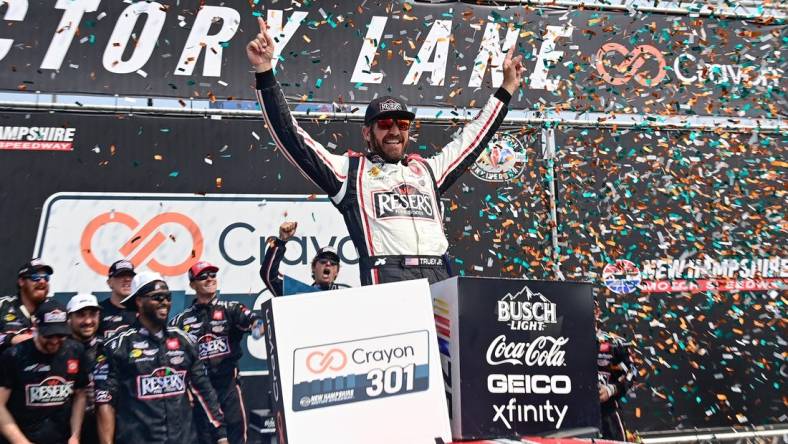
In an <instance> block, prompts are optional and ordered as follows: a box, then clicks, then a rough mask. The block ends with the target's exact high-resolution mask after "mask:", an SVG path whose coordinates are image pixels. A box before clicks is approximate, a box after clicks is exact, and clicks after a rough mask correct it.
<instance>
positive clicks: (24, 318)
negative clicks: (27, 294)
mask: <svg viewBox="0 0 788 444" xmlns="http://www.w3.org/2000/svg"><path fill="white" fill-rule="evenodd" d="M32 327H33V323H32V322H31V321H30V313H28V312H27V308H26V307H25V306H24V305H22V301H21V300H20V299H19V295H16V296H5V297H2V298H0V353H2V352H3V351H4V350H6V349H8V348H9V347H11V339H13V338H14V336H16V335H18V334H21V333H27V332H28V331H29V330H30V329H31V328H32Z"/></svg>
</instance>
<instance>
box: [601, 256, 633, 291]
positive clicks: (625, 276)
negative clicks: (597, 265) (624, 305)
mask: <svg viewBox="0 0 788 444" xmlns="http://www.w3.org/2000/svg"><path fill="white" fill-rule="evenodd" d="M640 279H641V278H640V269H638V266H637V265H635V264H633V263H632V262H630V261H628V260H626V259H619V260H617V261H616V262H615V263H614V264H607V265H605V268H604V269H603V270H602V281H603V282H604V283H605V286H606V287H607V288H609V289H610V291H612V292H614V293H617V294H629V293H632V292H633V291H635V290H637V288H638V285H640Z"/></svg>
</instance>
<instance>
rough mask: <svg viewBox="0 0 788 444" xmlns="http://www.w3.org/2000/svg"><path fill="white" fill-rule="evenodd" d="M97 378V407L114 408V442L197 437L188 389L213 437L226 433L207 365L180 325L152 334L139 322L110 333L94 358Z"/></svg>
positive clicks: (161, 443) (163, 443) (158, 443)
mask: <svg viewBox="0 0 788 444" xmlns="http://www.w3.org/2000/svg"><path fill="white" fill-rule="evenodd" d="M94 379H95V384H96V388H95V399H96V406H97V407H99V406H101V405H102V404H112V405H113V406H114V408H115V416H116V421H115V443H116V444H185V443H192V442H194V441H195V439H196V434H195V430H194V427H193V424H192V405H191V402H190V400H189V394H188V393H187V391H189V392H191V394H192V396H193V399H194V405H195V406H199V407H200V408H202V410H203V413H204V414H205V416H206V417H207V418H208V419H207V420H208V421H209V422H210V424H211V427H212V432H213V433H212V435H213V436H212V438H213V442H214V443H215V442H216V441H217V440H219V439H221V438H225V437H226V433H225V428H224V424H223V416H222V411H221V409H220V408H219V404H218V402H217V400H216V393H215V392H214V390H213V388H212V387H211V383H210V380H209V379H208V377H207V375H206V371H205V366H204V365H203V364H202V362H201V361H200V359H199V358H198V356H197V350H196V348H195V346H194V344H193V343H192V342H191V340H190V339H189V338H188V337H187V336H186V334H185V333H184V332H182V331H180V330H178V329H177V328H165V329H163V330H162V331H161V332H159V334H154V333H151V332H150V331H149V330H148V329H146V328H145V327H143V326H142V324H140V323H139V322H136V323H135V324H134V325H132V326H131V327H129V328H127V329H126V330H124V331H122V332H120V333H118V334H116V335H115V336H113V337H111V338H110V339H108V340H107V341H106V343H105V344H104V347H103V348H102V351H100V353H99V355H98V356H97V357H96V366H95V370H94Z"/></svg>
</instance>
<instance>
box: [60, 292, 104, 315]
mask: <svg viewBox="0 0 788 444" xmlns="http://www.w3.org/2000/svg"><path fill="white" fill-rule="evenodd" d="M83 308H97V309H99V310H101V305H99V303H98V299H96V296H93V294H91V293H77V294H75V295H74V296H72V297H71V299H70V300H69V301H68V305H66V311H67V312H68V313H74V312H76V311H79V310H82V309H83Z"/></svg>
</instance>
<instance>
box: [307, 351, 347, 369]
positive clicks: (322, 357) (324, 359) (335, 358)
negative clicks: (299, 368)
mask: <svg viewBox="0 0 788 444" xmlns="http://www.w3.org/2000/svg"><path fill="white" fill-rule="evenodd" d="M346 365H347V355H346V354H345V352H343V351H342V350H340V349H338V348H332V349H331V350H329V351H327V352H325V353H324V352H322V351H320V350H317V351H313V352H312V353H310V354H309V355H307V357H306V368H308V369H309V371H310V372H312V373H323V372H324V371H326V370H333V371H339V370H342V369H343V368H345V366H346Z"/></svg>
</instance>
